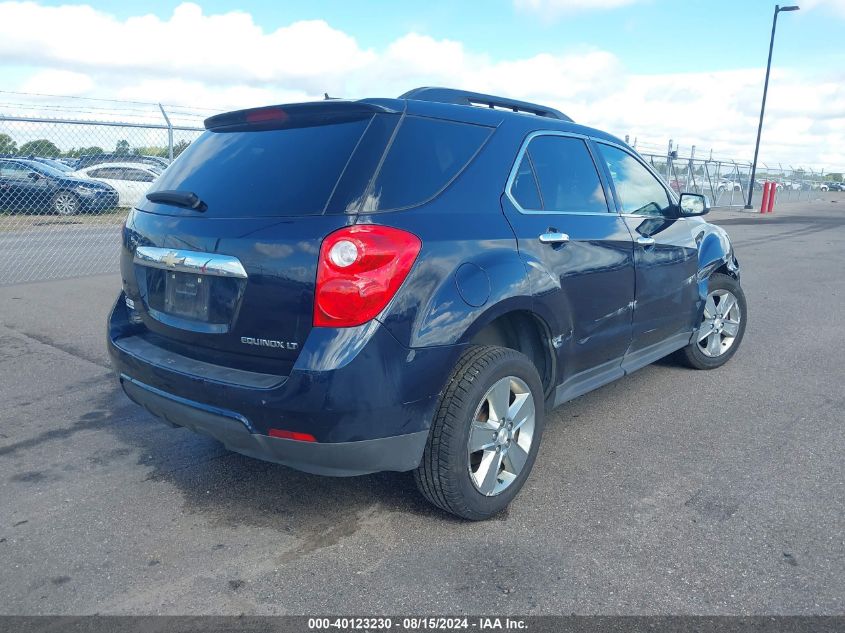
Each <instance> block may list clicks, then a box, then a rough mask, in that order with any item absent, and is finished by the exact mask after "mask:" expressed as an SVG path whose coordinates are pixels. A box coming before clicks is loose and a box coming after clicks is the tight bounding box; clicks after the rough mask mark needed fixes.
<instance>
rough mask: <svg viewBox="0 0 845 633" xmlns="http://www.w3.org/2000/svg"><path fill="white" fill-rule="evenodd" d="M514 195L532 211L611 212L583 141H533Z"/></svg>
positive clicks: (519, 171)
mask: <svg viewBox="0 0 845 633" xmlns="http://www.w3.org/2000/svg"><path fill="white" fill-rule="evenodd" d="M532 176H533V177H532ZM532 181H534V182H532ZM511 195H512V196H513V197H514V199H516V201H517V202H518V203H519V205H520V206H521V207H522V208H523V209H528V210H543V211H549V212H555V213H578V212H581V213H584V212H589V213H607V212H608V207H607V200H606V198H605V196H604V189H603V188H602V185H601V181H600V180H599V175H598V172H597V171H596V166H595V164H594V163H593V159H592V157H591V156H590V151H589V150H588V149H587V145H586V144H585V143H584V141H583V140H581V139H579V138H574V137H568V136H557V135H543V136H537V137H535V138H533V139H532V140H531V142H530V143H529V144H528V147H527V148H526V151H525V154H524V155H523V158H522V161H521V163H520V165H519V167H518V169H517V173H516V176H515V178H514V182H513V185H512V186H511ZM538 204H539V205H540V206H537V205H538Z"/></svg>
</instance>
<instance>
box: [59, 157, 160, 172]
mask: <svg viewBox="0 0 845 633" xmlns="http://www.w3.org/2000/svg"><path fill="white" fill-rule="evenodd" d="M101 163H142V164H144V165H153V166H155V167H159V168H161V169H166V168H167V166H168V165H169V164H170V162H169V161H168V160H167V159H166V158H162V157H161V156H139V155H137V154H114V153H103V154H85V155H84V156H80V157H79V161H78V162H77V164H76V169H77V170H80V169H83V168H85V167H90V166H91V165H99V164H101Z"/></svg>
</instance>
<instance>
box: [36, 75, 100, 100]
mask: <svg viewBox="0 0 845 633" xmlns="http://www.w3.org/2000/svg"><path fill="white" fill-rule="evenodd" d="M93 87H94V81H93V80H92V79H91V77H89V76H88V75H85V74H83V73H77V72H73V71H70V70H52V69H47V70H42V71H39V72H37V73H35V74H34V75H31V76H30V77H29V78H28V79H27V80H26V81H25V82H24V83H23V85H22V86H21V92H34V93H40V94H58V95H67V96H71V97H72V96H76V95H82V94H85V93H86V92H88V91H90V90H91V89H92V88H93Z"/></svg>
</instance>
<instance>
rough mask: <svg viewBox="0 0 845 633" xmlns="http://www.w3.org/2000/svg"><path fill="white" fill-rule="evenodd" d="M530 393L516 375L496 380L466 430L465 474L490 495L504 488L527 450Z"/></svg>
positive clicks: (531, 416)
mask: <svg viewBox="0 0 845 633" xmlns="http://www.w3.org/2000/svg"><path fill="white" fill-rule="evenodd" d="M534 426H535V410H534V397H533V395H532V394H531V390H530V389H529V388H528V385H527V384H525V382H524V381H523V380H521V379H519V378H517V377H516V376H506V377H505V378H502V379H500V380H498V381H497V382H496V383H495V384H494V385H493V386H492V387H490V389H489V390H488V391H487V393H486V394H485V395H484V397H483V398H482V399H481V402H480V403H479V405H478V407H477V408H476V411H475V415H473V417H472V423H471V426H470V431H469V440H468V442H467V454H468V458H469V475H470V479H471V480H472V483H473V485H474V486H475V488H476V490H478V491H479V492H480V493H481V494H483V495H485V496H488V497H492V496H495V495H498V494H500V493H501V492H503V491H504V490H505V489H507V488H508V487H509V486H510V485H511V484H512V483H513V482H514V480H516V478H517V477H518V476H519V473H520V472H522V469H523V468H524V467H525V463H526V461H527V460H528V455H529V453H530V452H531V444H532V442H533V440H534Z"/></svg>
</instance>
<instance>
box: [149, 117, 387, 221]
mask: <svg viewBox="0 0 845 633" xmlns="http://www.w3.org/2000/svg"><path fill="white" fill-rule="evenodd" d="M370 120H371V117H368V118H365V119H359V120H355V121H350V122H344V123H336V124H333V125H318V126H312V127H301V128H288V129H281V130H266V131H261V132H205V133H204V134H203V135H202V136H200V137H199V138H198V139H197V140H196V141H194V142H193V143H191V145H190V146H189V147H188V148H187V149H186V150H185V151H184V152H183V153H182V155H181V156H179V158H178V160H176V161H175V162H174V163H173V164H172V165H171V166H170V167H168V168H167V169H166V170H165V171H164V173H163V174H162V175H161V177H160V178H159V179H158V181H157V182H156V184H155V185H154V186H153V188H152V189H151V191H163V190H169V189H176V190H182V191H191V192H193V193H195V194H196V195H197V196H199V198H200V199H201V200H202V201H203V202H205V203H206V205H207V206H208V210H207V211H206V212H205V213H204V215H205V216H212V217H214V216H216V217H239V216H240V217H268V216H290V215H314V214H321V213H323V210H324V209H325V207H326V202H327V201H328V199H329V196H330V195H331V193H332V190H333V189H334V186H335V183H337V179H338V177H339V176H340V174H341V172H342V171H343V169H344V167H345V166H346V163H347V161H348V160H349V157H350V155H351V154H352V151H353V150H354V149H355V146H356V144H357V143H358V140H359V139H360V138H361V135H362V134H363V133H364V130H366V128H367V125H368V124H369V122H370ZM143 207H144V208H149V209H152V208H153V207H155V208H157V209H160V210H162V211H163V210H165V209H167V210H168V212H177V213H178V212H179V211H180V210H178V209H176V208H174V207H169V208H168V207H164V206H163V205H153V204H152V203H149V202H144V203H143Z"/></svg>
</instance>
